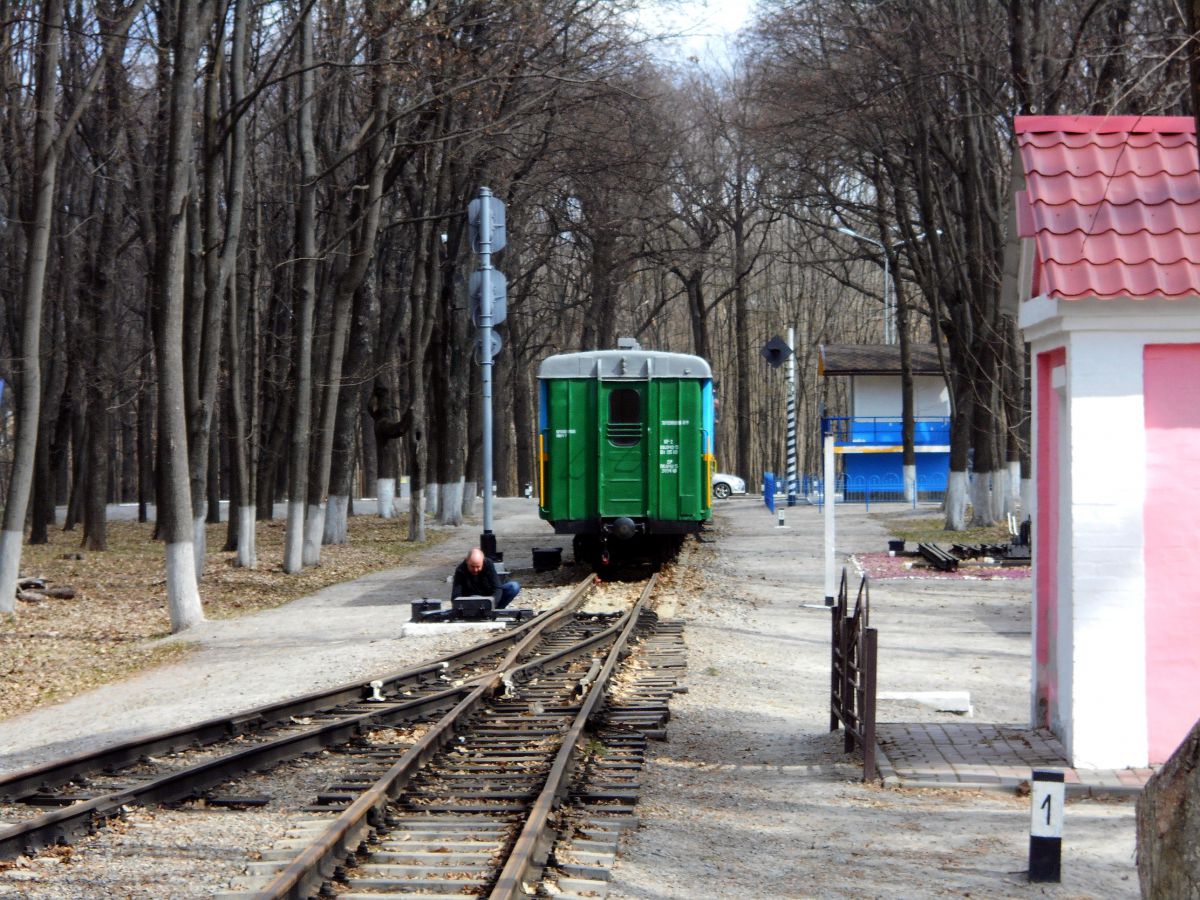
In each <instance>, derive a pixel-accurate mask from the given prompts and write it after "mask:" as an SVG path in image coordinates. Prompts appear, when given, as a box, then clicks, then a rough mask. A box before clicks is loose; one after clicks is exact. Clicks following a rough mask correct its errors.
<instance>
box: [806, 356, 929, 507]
mask: <svg viewBox="0 0 1200 900" xmlns="http://www.w3.org/2000/svg"><path fill="white" fill-rule="evenodd" d="M909 357H910V363H911V368H912V373H913V449H914V451H915V456H916V464H917V472H916V475H917V485H916V487H917V495H918V499H921V500H940V499H941V498H942V496H943V495H944V494H945V491H946V477H947V474H948V473H949V471H950V393H949V390H948V388H947V387H946V380H945V377H944V375H943V374H942V363H941V360H940V359H939V358H938V351H937V347H936V346H935V345H934V344H914V345H912V346H910V348H909ZM817 365H818V368H817V374H818V375H820V376H823V377H825V378H832V377H845V378H848V379H849V382H850V383H849V392H848V393H849V415H844V416H834V415H826V416H824V417H822V420H821V430H822V434H823V435H833V437H834V439H835V441H834V443H835V452H836V453H837V454H839V456H840V457H841V459H842V463H843V468H842V474H843V478H844V488H843V489H844V491H845V496H846V499H847V500H861V499H868V500H869V499H872V498H879V499H881V500H887V499H893V500H898V499H902V498H901V497H900V496H898V495H900V494H902V493H903V491H904V436H903V419H902V417H901V413H902V405H901V404H902V398H901V384H900V375H901V370H900V348H899V347H898V346H896V345H894V344H822V345H821V347H820V355H819V358H818V363H817Z"/></svg>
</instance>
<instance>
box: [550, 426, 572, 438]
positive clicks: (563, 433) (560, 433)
mask: <svg viewBox="0 0 1200 900" xmlns="http://www.w3.org/2000/svg"><path fill="white" fill-rule="evenodd" d="M574 433H575V429H574V428H559V429H558V430H556V431H555V432H554V436H555V437H556V438H565V437H566V436H567V435H568V434H574Z"/></svg>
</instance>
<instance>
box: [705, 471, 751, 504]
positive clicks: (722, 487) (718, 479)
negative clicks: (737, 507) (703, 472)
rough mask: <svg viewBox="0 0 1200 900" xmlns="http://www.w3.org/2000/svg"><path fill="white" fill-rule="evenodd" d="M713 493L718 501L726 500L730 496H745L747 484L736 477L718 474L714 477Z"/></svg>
mask: <svg viewBox="0 0 1200 900" xmlns="http://www.w3.org/2000/svg"><path fill="white" fill-rule="evenodd" d="M712 493H713V496H714V497H715V498H716V499H718V500H724V499H725V498H726V497H728V496H729V495H730V494H744V493H746V482H745V481H743V480H742V479H740V478H738V477H737V476H736V475H722V474H721V473H719V472H718V473H717V474H715V475H713V479H712Z"/></svg>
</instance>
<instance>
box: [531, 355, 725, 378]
mask: <svg viewBox="0 0 1200 900" xmlns="http://www.w3.org/2000/svg"><path fill="white" fill-rule="evenodd" d="M538 378H611V379H615V380H619V379H627V380H630V381H644V380H646V379H650V378H712V368H711V367H710V366H709V364H708V362H707V361H706V360H705V359H703V358H702V357H699V356H692V355H690V354H687V353H663V352H660V351H656V350H587V351H584V352H583V353H560V354H558V355H557V356H550V357H547V358H546V359H544V360H543V361H542V365H541V368H539V369H538Z"/></svg>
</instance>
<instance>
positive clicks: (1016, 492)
mask: <svg viewBox="0 0 1200 900" xmlns="http://www.w3.org/2000/svg"><path fill="white" fill-rule="evenodd" d="M1004 515H1005V516H1006V517H1007V516H1010V515H1011V516H1017V517H1018V520H1019V518H1020V515H1021V462H1020V460H1014V461H1012V462H1010V463H1009V464H1008V492H1007V494H1005V497H1004Z"/></svg>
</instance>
